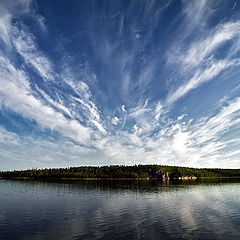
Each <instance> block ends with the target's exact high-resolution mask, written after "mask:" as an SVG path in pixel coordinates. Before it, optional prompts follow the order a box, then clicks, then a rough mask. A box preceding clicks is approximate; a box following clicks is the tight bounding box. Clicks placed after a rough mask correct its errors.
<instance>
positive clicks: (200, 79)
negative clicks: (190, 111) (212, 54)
mask: <svg viewBox="0 0 240 240" xmlns="http://www.w3.org/2000/svg"><path fill="white" fill-rule="evenodd" d="M239 64H240V61H239V59H237V60H233V61H217V62H213V63H212V64H211V65H210V66H208V67H207V68H204V69H201V68H200V69H199V70H198V71H197V72H196V73H195V74H194V75H193V77H192V78H191V79H190V80H189V81H187V82H186V83H184V84H183V85H182V86H180V87H179V88H178V89H177V90H176V91H175V92H174V93H172V94H170V96H169V97H168V98H167V104H169V105H171V104H172V103H174V102H176V101H177V100H178V99H180V98H182V97H183V96H185V95H186V94H187V93H188V92H190V91H191V90H193V89H195V88H197V87H198V86H200V85H202V84H203V83H205V82H207V81H210V80H211V79H213V78H214V77H216V76H217V75H219V74H220V73H221V72H222V71H223V70H225V69H227V68H229V67H231V66H238V65H239Z"/></svg>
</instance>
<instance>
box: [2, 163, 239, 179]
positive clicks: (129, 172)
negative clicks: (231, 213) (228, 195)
mask: <svg viewBox="0 0 240 240" xmlns="http://www.w3.org/2000/svg"><path fill="white" fill-rule="evenodd" d="M166 174H167V175H166ZM163 176H167V177H169V178H170V179H176V178H180V177H198V178H200V177H215V178H217V177H240V169H216V168H212V169H211V168H202V169H197V168H188V167H176V166H161V165H134V166H124V165H113V166H101V167H87V166H86V167H69V168H52V169H29V170H22V171H2V172H0V177H1V178H40V179H58V178H143V179H145V178H149V179H161V178H163Z"/></svg>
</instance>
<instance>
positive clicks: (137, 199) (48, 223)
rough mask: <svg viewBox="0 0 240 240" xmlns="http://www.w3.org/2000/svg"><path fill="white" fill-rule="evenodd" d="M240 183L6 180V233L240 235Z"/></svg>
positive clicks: (1, 200) (1, 192)
mask: <svg viewBox="0 0 240 240" xmlns="http://www.w3.org/2000/svg"><path fill="white" fill-rule="evenodd" d="M239 226H240V183H239V182H236V181H235V182H220V181H219V180H215V181H214V182H209V181H208V182H205V181H203V182H201V181H192V182H191V181H185V182H184V181H182V182H176V183H171V184H169V183H160V182H144V181H108V182H104V181H79V182H66V181H65V182H64V181H62V182H53V181H52V182H49V181H24V180H0V239H1V240H5V239H7V240H15V239H17V240H21V239H24V240H27V239H31V240H32V239H34V240H35V239H41V240H45V239H51V240H52V239H56V240H61V239H75V240H77V239H81V240H82V239H91V240H93V239H111V240H112V239H131V240H133V239H240V227H239Z"/></svg>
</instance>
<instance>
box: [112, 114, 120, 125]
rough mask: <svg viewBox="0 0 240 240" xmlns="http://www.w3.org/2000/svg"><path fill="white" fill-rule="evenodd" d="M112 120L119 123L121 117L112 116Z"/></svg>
mask: <svg viewBox="0 0 240 240" xmlns="http://www.w3.org/2000/svg"><path fill="white" fill-rule="evenodd" d="M111 122H112V124H113V125H118V124H119V122H120V119H119V118H118V117H116V116H115V117H113V118H112V120H111Z"/></svg>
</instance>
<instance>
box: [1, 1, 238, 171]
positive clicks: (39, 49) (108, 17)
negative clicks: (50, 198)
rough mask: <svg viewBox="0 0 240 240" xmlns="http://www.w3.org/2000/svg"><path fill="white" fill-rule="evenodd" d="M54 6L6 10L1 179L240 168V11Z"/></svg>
mask: <svg viewBox="0 0 240 240" xmlns="http://www.w3.org/2000/svg"><path fill="white" fill-rule="evenodd" d="M56 4H57V3H55V2H54V1H52V2H49V1H34V0H24V1H20V0H17V1H13V0H10V1H4V0H1V1H0V170H7V169H24V168H32V167H38V168H44V167H68V166H79V165H110V164H129V165H132V164H164V165H179V166H191V167H219V168H240V151H239V149H240V127H239V126H240V124H239V123H240V79H239V76H240V17H239V16H240V14H239V13H240V4H238V3H237V2H235V1H228V2H226V1H221V0H218V1H211V0H210V1H204V0H202V1H193V0H192V1H184V0H182V1H171V0H169V1H157V0H151V1H148V3H147V2H146V1H131V0H129V1H118V2H115V1H109V0H104V1H102V2H101V4H100V3H99V2H98V1H96V0H90V1H81V2H76V1H70V3H69V1H62V2H61V4H59V5H57V6H56ZM66 9H68V10H66Z"/></svg>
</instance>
